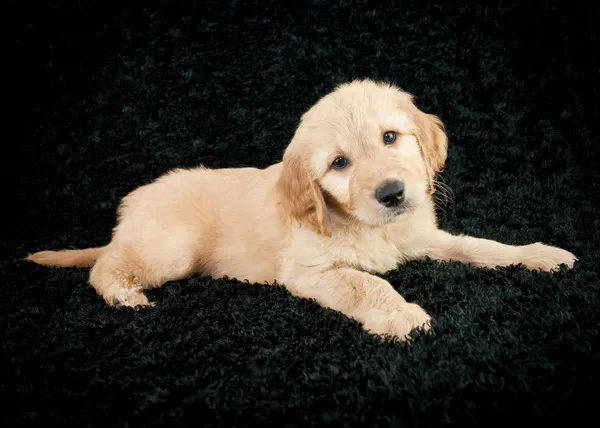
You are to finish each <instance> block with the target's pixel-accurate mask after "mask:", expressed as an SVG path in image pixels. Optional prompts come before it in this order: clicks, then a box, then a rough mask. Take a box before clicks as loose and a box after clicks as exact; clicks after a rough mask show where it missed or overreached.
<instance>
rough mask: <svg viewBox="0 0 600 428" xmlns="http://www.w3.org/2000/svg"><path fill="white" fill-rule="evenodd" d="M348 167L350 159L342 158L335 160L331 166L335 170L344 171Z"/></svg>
mask: <svg viewBox="0 0 600 428" xmlns="http://www.w3.org/2000/svg"><path fill="white" fill-rule="evenodd" d="M346 165H348V159H346V158H345V157H342V156H338V157H337V158H335V160H334V161H333V163H332V164H331V166H332V167H333V168H335V169H344V168H345V167H346Z"/></svg>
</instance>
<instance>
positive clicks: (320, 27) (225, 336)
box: [0, 0, 600, 427]
mask: <svg viewBox="0 0 600 428" xmlns="http://www.w3.org/2000/svg"><path fill="white" fill-rule="evenodd" d="M486 3H488V4H486ZM492 3H495V5H492ZM8 4H9V6H8V10H7V13H6V15H5V16H4V18H5V21H6V22H5V30H6V31H7V36H5V40H7V41H8V43H7V49H6V50H5V51H4V53H3V61H2V68H3V70H4V72H5V73H6V74H5V76H6V77H5V80H4V85H5V98H4V107H5V110H6V111H5V113H4V115H3V117H4V122H5V133H4V135H3V137H2V140H3V143H4V145H3V153H4V155H3V160H4V161H5V162H3V163H4V168H3V169H2V175H3V183H4V185H5V187H4V192H3V193H4V194H3V198H2V199H3V201H4V205H3V208H2V213H3V214H4V221H3V222H2V230H1V233H2V235H1V243H0V254H1V255H2V261H1V262H0V275H1V276H0V278H1V282H2V286H1V287H0V311H1V313H2V316H1V318H0V338H1V343H2V349H1V357H0V358H1V359H0V373H1V377H0V402H2V403H3V407H4V408H5V410H3V411H2V413H1V417H2V418H3V419H4V420H5V421H4V426H25V425H33V424H37V425H44V426H46V424H48V423H49V422H55V423H59V424H61V425H62V426H69V425H72V426H78V427H83V426H98V427H109V426H129V427H133V426H161V425H164V426H178V427H185V426H234V425H235V426H246V425H248V424H258V423H262V424H263V425H267V424H269V425H271V426H287V427H291V426H309V425H311V426H321V425H324V424H325V423H328V422H330V423H334V424H336V425H346V426H380V427H383V426H419V427H423V426H446V425H456V426H461V427H467V426H486V427H489V426H494V425H498V426H506V424H510V425H512V426H514V425H520V424H530V423H536V424H544V423H557V424H558V423H566V422H568V423H569V424H575V423H578V422H580V421H582V420H583V419H584V418H591V420H596V419H597V417H596V413H597V403H598V400H599V399H600V393H599V387H598V385H599V384H600V357H599V356H600V346H599V342H600V340H599V335H600V297H599V296H600V286H599V283H600V281H599V279H598V275H599V270H600V267H599V266H600V264H599V263H598V262H597V260H598V256H599V250H598V242H600V224H599V220H598V219H599V215H600V207H599V203H598V200H599V198H598V197H597V195H598V193H599V191H600V180H599V173H598V172H597V166H596V164H597V162H598V160H599V148H598V131H599V128H600V127H599V122H600V121H599V119H598V117H599V108H598V105H599V103H598V94H599V83H598V82H599V79H598V78H599V69H600V68H599V67H600V61H599V59H600V58H599V57H600V43H599V40H598V34H599V33H598V28H599V27H600V19H599V7H598V2H589V3H586V4H585V5H584V4H583V3H580V5H577V3H576V2H546V3H540V4H538V3H534V2H531V1H521V2H517V1H514V2H510V1H503V2H474V1H467V2H465V1H457V2H450V1H447V2H439V4H437V3H436V2H429V1H402V2H393V3H390V4H387V3H383V2H376V1H355V2H351V1H333V2H325V1H312V2H305V1H302V2H297V3H295V5H285V6H284V3H282V2H279V1H265V2H256V1H234V2H219V1H211V2H200V1H185V0H181V1H166V0H165V1H156V0H148V1H144V2H133V1H129V2H127V1H122V2H118V3H111V4H109V3H105V2H99V1H87V2H83V1H62V2H59V1H49V2H46V3H42V4H35V3H29V2H14V1H13V2H9V3H8ZM442 5H443V6H442ZM5 11H6V9H5ZM359 77H371V78H376V79H386V80H388V81H391V82H393V83H395V84H397V85H399V86H401V87H402V88H403V89H405V90H407V91H409V92H411V93H413V94H414V95H415V96H416V97H417V104H418V105H419V107H420V108H422V109H423V110H425V111H427V112H430V113H434V114H436V115H438V116H439V117H440V118H441V119H442V120H443V121H444V123H445V125H446V127H447V132H448V135H449V138H450V150H449V158H448V163H447V167H446V172H445V173H444V174H443V177H444V180H445V182H446V184H448V185H449V186H450V187H451V188H452V189H453V190H454V193H455V201H454V203H448V204H446V205H445V211H440V223H441V225H442V226H443V227H444V228H447V229H449V230H451V231H452V232H457V233H458V232H460V233H467V234H471V235H475V236H481V237H487V238H491V239H497V240H501V241H503V242H506V243H509V244H526V243H530V242H536V241H543V242H546V243H549V244H552V245H557V246H560V247H563V248H566V249H568V250H570V251H572V252H574V253H575V254H576V255H577V256H578V257H579V258H580V262H579V263H578V264H577V266H576V268H575V270H573V271H561V272H559V273H557V274H552V275H551V274H547V273H539V272H529V271H525V270H523V269H521V268H520V267H518V266H516V267H510V268H503V269H499V270H496V271H491V270H484V269H476V268H472V267H469V266H465V265H461V264H458V263H449V264H447V263H445V264H438V263H434V262H431V261H425V262H421V263H411V264H409V265H408V266H406V267H405V268H402V269H400V270H397V271H394V272H390V273H389V274H387V275H385V277H386V278H387V279H389V280H390V281H391V282H392V284H393V285H394V287H396V288H397V289H398V291H399V292H401V293H402V294H403V295H404V296H405V297H406V298H407V300H410V301H414V302H416V303H419V304H420V305H421V306H423V307H424V308H425V309H426V310H427V311H428V312H429V313H430V314H432V315H433V316H434V319H435V324H434V328H435V333H436V334H435V336H424V337H423V336H422V337H418V338H416V341H415V343H414V344H413V345H406V344H402V343H382V342H381V341H380V340H379V339H376V338H374V337H372V336H369V335H368V334H366V333H365V332H363V330H362V329H361V327H360V326H359V325H358V324H356V323H355V322H353V321H351V320H349V319H347V318H345V317H344V316H342V315H339V314H337V313H334V312H332V311H327V310H325V309H322V308H320V307H318V306H317V305H316V304H314V303H311V302H308V301H304V300H300V299H296V298H293V297H291V296H290V295H289V294H288V293H287V292H286V291H285V289H283V288H279V287H264V286H250V285H243V284H240V283H238V282H236V281H234V280H231V281H229V280H220V281H214V280H211V279H209V278H193V279H191V280H188V281H181V282H177V283H171V284H169V285H167V286H165V287H163V288H161V289H159V290H154V291H152V292H150V293H148V294H149V297H150V299H151V300H153V301H155V302H156V303H157V307H156V308H155V309H150V310H141V311H134V310H129V309H123V310H115V309H112V308H109V307H107V306H106V305H105V304H104V302H103V301H102V300H101V298H100V297H98V296H97V295H96V294H95V292H94V290H93V289H92V287H91V286H89V285H87V274H88V271H87V270H86V269H78V270H76V269H62V270H60V269H48V268H41V267H37V266H34V265H32V264H29V263H25V262H24V261H23V260H22V258H23V257H24V256H25V255H26V254H27V253H29V252H34V251H38V250H42V249H49V248H53V249H58V248H77V247H80V248H85V247H90V246H97V245H103V244H105V243H106V242H107V241H108V240H109V239H110V233H111V228H112V227H113V226H114V219H115V210H116V207H117V204H118V202H119V199H120V198H121V197H123V196H124V195H125V194H127V193H128V192H129V191H131V190H133V189H134V188H135V187H137V186H139V185H141V184H144V183H147V182H149V181H151V180H152V179H154V178H156V177H158V176H159V175H161V174H162V173H164V172H165V171H167V170H169V169H171V168H174V167H185V166H195V165H197V164H199V163H203V164H204V165H206V166H209V167H237V166H257V167H264V166H266V165H268V164H271V163H274V162H277V161H278V160H279V159H280V157H281V155H282V153H283V150H284V148H285V146H286V145H287V143H288V141H289V140H290V138H291V136H292V134H293V131H294V128H295V126H296V124H297V122H298V119H299V117H300V115H301V114H302V112H304V111H305V110H306V109H308V108H309V107H310V106H311V105H312V104H313V103H314V102H316V101H317V99H318V98H319V97H321V96H322V95H324V94H326V93H327V92H329V91H330V90H332V89H333V88H334V87H335V86H336V85H337V84H339V83H341V82H344V81H348V80H351V79H354V78H359ZM594 403H595V405H594ZM219 424H220V425H219Z"/></svg>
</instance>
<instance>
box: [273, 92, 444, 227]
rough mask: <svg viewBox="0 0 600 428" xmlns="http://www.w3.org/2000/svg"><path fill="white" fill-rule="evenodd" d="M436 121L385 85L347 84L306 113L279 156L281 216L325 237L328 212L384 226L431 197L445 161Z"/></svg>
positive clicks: (405, 97)
mask: <svg viewBox="0 0 600 428" xmlns="http://www.w3.org/2000/svg"><path fill="white" fill-rule="evenodd" d="M447 145H448V139H447V136H446V133H445V132H444V129H443V126H442V123H441V121H440V120H439V119H438V118H437V117H436V116H434V115H431V114H427V113H424V112H422V111H421V110H419V109H418V108H417V107H416V106H415V104H414V103H413V97H412V96H411V95H410V94H408V93H406V92H404V91H402V90H400V89H399V88H397V87H394V86H392V85H389V84H384V83H376V82H373V81H371V80H360V81H354V82H351V83H346V84H343V85H341V86H339V87H338V88H336V89H335V90H334V91H333V92H331V93H330V94H328V95H326V96H324V97H323V98H321V99H320V100H319V101H318V102H317V103H316V104H315V105H314V106H313V107H312V108H311V109H310V110H308V111H307V112H306V113H305V114H304V115H303V116H302V119H301V121H300V124H299V126H298V128H297V129H296V132H295V135H294V138H293V139H292V141H291V143H290V145H289V146H288V147H287V149H286V151H285V153H284V156H283V170H282V173H281V177H280V179H279V181H278V184H277V191H278V194H279V195H280V205H281V207H282V208H283V210H284V211H285V213H286V214H287V215H288V216H290V217H291V218H294V219H296V220H297V221H299V222H300V223H301V224H304V225H306V226H308V227H310V228H311V229H312V230H314V231H315V232H317V233H320V234H324V235H328V234H329V233H330V232H329V216H328V211H329V210H334V211H336V212H338V213H341V214H344V215H347V216H349V217H352V218H353V219H355V220H357V221H359V222H362V223H365V224H369V225H374V226H377V225H382V224H385V223H387V222H390V221H392V220H394V219H395V218H396V217H397V216H399V215H401V214H403V213H405V212H409V211H411V210H414V209H415V208H416V207H418V206H419V205H421V204H422V203H424V201H425V200H426V199H427V198H428V194H430V193H433V190H434V187H433V180H434V177H435V174H436V173H437V172H439V171H440V170H441V169H442V168H443V166H444V163H445V161H446V155H447Z"/></svg>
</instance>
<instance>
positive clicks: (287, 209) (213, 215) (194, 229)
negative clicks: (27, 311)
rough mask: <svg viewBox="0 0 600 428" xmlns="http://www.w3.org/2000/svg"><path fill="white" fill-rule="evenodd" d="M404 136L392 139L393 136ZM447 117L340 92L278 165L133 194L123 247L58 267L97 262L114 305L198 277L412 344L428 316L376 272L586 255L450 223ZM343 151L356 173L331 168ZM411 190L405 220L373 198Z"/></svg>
mask: <svg viewBox="0 0 600 428" xmlns="http://www.w3.org/2000/svg"><path fill="white" fill-rule="evenodd" d="M388 131H393V132H395V133H396V135H397V139H396V141H395V142H394V143H393V144H389V145H386V144H384V142H383V134H384V133H386V132H388ZM446 154H447V137H446V134H445V132H444V129H443V126H442V124H441V122H440V120H439V119H438V118H437V117H435V116H433V115H430V114H427V113H424V112H422V111H421V110H419V109H418V108H417V107H416V106H415V104H414V103H413V99H412V97H411V95H409V94H407V93H406V92H404V91H402V90H400V89H399V88H396V87H394V86H391V85H388V84H383V83H377V82H373V81H370V80H362V81H354V82H351V83H347V84H344V85H341V86H340V87H338V88H336V90H335V91H333V92H332V93H330V94H328V95H327V96H325V97H323V98H322V99H321V100H319V101H318V102H317V103H316V104H315V105H314V106H313V107H312V108H311V109H309V110H308V111H307V112H306V113H305V114H304V115H303V116H302V119H301V121H300V124H299V126H298V128H297V129H296V132H295V135H294V137H293V139H292V141H291V143H290V144H289V146H288V147H287V149H286V151H285V153H284V156H283V160H282V162H280V163H277V164H275V165H272V166H270V167H268V168H266V169H254V168H240V169H215V170H212V169H206V168H203V167H198V168H194V169H189V170H181V169H179V170H174V171H171V172H169V173H167V174H166V175H164V176H162V177H160V178H159V179H157V180H156V181H155V182H153V183H151V184H148V185H145V186H142V187H139V188H138V189H136V190H134V191H133V192H131V193H130V194H129V195H127V196H126V197H125V198H124V199H123V201H122V203H121V206H120V208H119V212H118V223H117V226H116V227H115V229H114V232H113V237H112V240H111V242H110V243H109V244H108V245H106V246H105V247H100V248H92V249H86V250H66V251H41V252H38V253H35V254H33V255H30V256H28V259H29V260H31V261H34V262H36V263H39V264H43V265H49V266H93V267H92V269H91V272H90V283H91V284H92V285H93V286H94V288H95V289H96V291H97V292H98V293H99V294H100V295H101V296H102V297H103V298H104V299H105V300H106V302H107V303H109V304H111V305H113V304H114V305H121V306H134V307H137V306H144V305H150V302H149V301H148V299H147V298H146V296H145V295H144V293H143V290H144V289H148V288H151V287H160V286H161V285H163V284H164V283H165V282H167V281H171V280H180V279H184V278H186V277H189V276H191V275H196V274H200V275H210V276H212V277H215V278H218V277H223V276H228V277H232V278H238V279H239V280H248V281H250V282H253V283H264V284H272V283H274V282H275V281H276V282H278V283H279V284H282V285H284V286H285V287H287V289H289V291H290V292H291V293H293V294H294V295H296V296H300V297H303V298H307V299H315V300H316V301H317V302H318V303H319V304H321V305H322V306H324V307H328V308H331V309H334V310H336V311H340V312H342V313H344V314H345V315H347V316H348V317H352V318H354V319H356V320H358V321H359V322H361V323H362V324H363V325H364V327H365V328H366V329H367V330H368V331H370V332H372V333H375V334H381V335H388V336H392V337H398V338H401V339H404V338H406V337H407V335H408V333H409V332H410V331H411V330H413V329H414V328H415V327H423V328H424V329H428V328H429V321H430V317H429V315H428V314H427V313H426V312H425V311H424V310H423V309H422V308H421V307H419V306H418V305H416V304H414V303H409V302H407V301H406V300H405V299H404V298H403V297H402V296H401V295H400V294H398V293H397V292H396V291H395V290H394V288H393V287H392V286H391V285H390V284H389V283H388V282H387V281H385V280H383V279H381V278H380V277H378V276H376V275H377V274H382V273H384V272H386V271H389V270H392V269H395V268H396V267H398V266H399V265H401V264H403V263H405V262H407V261H409V260H419V259H424V258H425V257H431V258H432V259H437V260H455V261H460V262H465V263H472V264H473V265H475V266H482V267H488V268H495V267H497V266H506V265H511V264H517V263H522V264H524V265H526V266H527V267H528V268H530V269H541V270H545V271H551V270H554V269H556V268H558V267H559V265H561V264H566V265H567V266H568V267H573V264H574V261H575V260H576V258H575V256H574V255H573V254H571V253H570V252H568V251H565V250H562V249H559V248H556V247H552V246H547V245H543V244H541V243H535V244H531V245H524V246H510V245H505V244H501V243H498V242H495V241H491V240H487V239H480V238H474V237H469V236H453V235H450V234H449V233H447V232H445V231H442V230H439V229H438V227H437V222H436V216H435V210H434V204H433V200H432V193H433V179H434V176H435V174H436V173H437V172H439V171H440V170H441V169H442V167H443V166H444V163H445V160H446ZM339 156H344V157H345V158H346V159H347V160H348V165H347V166H346V167H345V168H344V169H335V168H332V163H333V162H334V160H335V159H336V157H339ZM386 180H399V181H401V182H402V183H403V184H404V187H405V196H406V201H405V205H404V211H403V212H397V211H394V210H391V209H388V208H386V207H385V206H383V205H382V204H381V203H379V202H378V201H377V200H376V198H375V196H374V194H375V191H376V189H377V188H378V187H380V186H381V184H382V183H383V182H385V181H386Z"/></svg>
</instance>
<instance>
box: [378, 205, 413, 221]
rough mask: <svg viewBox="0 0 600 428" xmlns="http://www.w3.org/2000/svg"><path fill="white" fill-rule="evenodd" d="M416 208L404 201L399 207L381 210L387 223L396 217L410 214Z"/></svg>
mask: <svg viewBox="0 0 600 428" xmlns="http://www.w3.org/2000/svg"><path fill="white" fill-rule="evenodd" d="M415 208H416V206H415V205H414V204H412V203H411V202H410V201H404V202H403V203H401V204H400V205H396V206H393V207H385V208H383V216H384V217H385V219H386V220H387V221H393V220H395V219H396V218H397V217H399V216H401V215H403V214H408V213H410V212H412V211H413V210H414V209H415Z"/></svg>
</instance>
